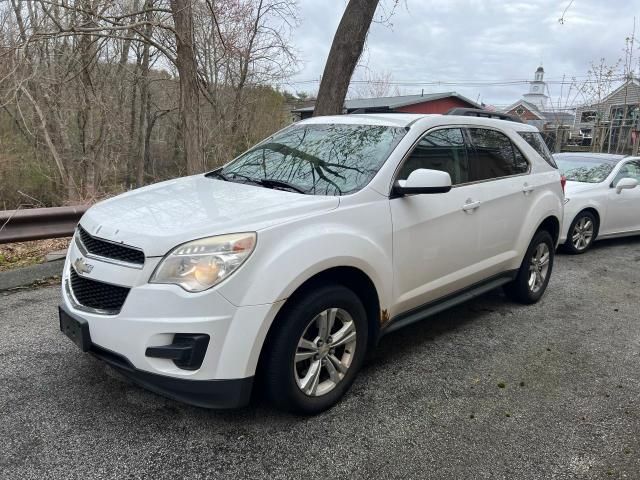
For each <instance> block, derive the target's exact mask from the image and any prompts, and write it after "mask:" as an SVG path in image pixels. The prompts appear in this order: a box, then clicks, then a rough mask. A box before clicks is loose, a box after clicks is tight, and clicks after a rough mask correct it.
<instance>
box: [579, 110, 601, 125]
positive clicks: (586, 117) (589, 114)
mask: <svg viewBox="0 0 640 480" xmlns="http://www.w3.org/2000/svg"><path fill="white" fill-rule="evenodd" d="M597 116H598V112H596V111H595V110H585V111H584V112H582V114H581V115H580V122H581V123H591V122H594V121H595V120H596V117H597Z"/></svg>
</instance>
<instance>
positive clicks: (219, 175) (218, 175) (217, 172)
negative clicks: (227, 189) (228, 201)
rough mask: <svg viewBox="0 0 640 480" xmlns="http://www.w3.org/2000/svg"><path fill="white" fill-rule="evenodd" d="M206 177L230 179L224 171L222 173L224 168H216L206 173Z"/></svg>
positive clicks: (226, 180)
mask: <svg viewBox="0 0 640 480" xmlns="http://www.w3.org/2000/svg"><path fill="white" fill-rule="evenodd" d="M205 177H215V178H219V179H220V180H224V181H225V182H228V181H229V179H228V178H227V176H226V175H225V174H224V173H222V170H214V171H213V172H209V173H207V174H206V175H205Z"/></svg>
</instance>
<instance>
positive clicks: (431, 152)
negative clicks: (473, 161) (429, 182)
mask: <svg viewBox="0 0 640 480" xmlns="http://www.w3.org/2000/svg"><path fill="white" fill-rule="evenodd" d="M419 168H428V169H431V170H441V171H443V172H447V173H448V174H449V175H450V176H451V183H452V184H453V185H457V184H460V183H466V182H468V181H469V161H468V158H467V151H466V148H465V144H464V136H463V135H462V131H461V130H460V129H459V128H445V129H442V130H436V131H435V132H430V133H428V134H427V135H425V136H424V137H423V138H422V140H420V142H418V144H417V145H416V147H415V149H414V150H413V152H411V155H409V157H408V158H407V159H406V161H405V163H404V164H403V165H402V168H401V169H400V173H399V175H398V179H399V180H406V179H407V177H409V174H410V173H411V172H413V171H414V170H417V169H419Z"/></svg>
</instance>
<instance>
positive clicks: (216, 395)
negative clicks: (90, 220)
mask: <svg viewBox="0 0 640 480" xmlns="http://www.w3.org/2000/svg"><path fill="white" fill-rule="evenodd" d="M78 257H80V258H84V256H83V253H82V252H80V251H79V250H78V249H77V248H75V245H74V243H73V242H72V245H71V247H70V250H69V252H68V256H67V261H66V264H65V268H64V272H63V279H62V302H61V306H60V308H61V310H62V311H63V312H65V313H66V314H67V315H69V316H71V317H72V318H75V319H76V320H79V321H81V322H84V323H86V325H87V326H86V328H87V329H88V331H89V332H90V344H89V347H88V348H87V349H86V350H88V351H89V352H90V353H92V354H93V355H95V356H96V357H98V358H100V359H102V360H104V361H105V362H107V363H108V364H110V365H112V366H114V367H115V368H117V369H118V370H120V371H121V372H122V373H123V374H124V375H126V376H127V377H129V378H131V379H132V380H133V381H135V382H136V383H138V384H140V385H142V386H143V387H146V388H148V389H149V390H152V391H155V392H157V393H160V394H162V395H165V396H168V397H170V398H174V399H176V400H180V401H183V402H186V403H190V404H193V405H198V406H201V407H210V408H230V407H239V406H242V405H244V404H246V403H247V402H248V400H249V396H250V391H251V385H252V383H253V376H254V375H255V369H256V366H257V362H258V359H259V355H260V350H261V348H262V345H263V342H264V339H265V337H266V333H267V331H268V329H269V326H270V325H271V322H272V320H273V318H274V317H275V315H276V313H277V311H278V309H279V307H280V305H281V304H282V302H276V303H272V304H262V305H249V306H243V307H239V306H236V305H234V304H232V303H231V302H229V301H228V300H226V298H224V297H223V296H222V295H221V294H220V293H219V292H217V291H216V289H211V290H208V291H205V292H201V293H196V294H193V293H188V292H185V291H184V290H182V289H181V288H180V287H177V286H175V285H162V284H149V283H148V282H147V281H148V278H149V275H150V274H151V271H152V270H153V268H154V267H155V265H156V264H157V261H159V259H153V258H148V259H147V262H146V264H145V266H144V268H143V269H138V270H134V269H128V268H126V267H123V266H118V265H112V264H109V263H104V262H100V261H98V260H96V259H87V261H88V262H90V263H91V264H92V266H93V267H94V268H92V270H91V271H90V273H88V274H86V273H85V274H83V275H86V277H87V278H90V279H92V280H95V281H101V282H107V283H112V284H116V285H122V286H125V287H128V288H130V290H129V293H128V296H127V298H126V301H125V302H124V304H123V305H122V308H121V310H120V311H119V312H118V313H117V314H112V315H106V314H101V313H99V312H91V311H87V310H86V309H83V308H82V306H81V305H78V304H77V302H76V301H75V300H76V299H75V298H73V295H72V294H71V290H70V289H69V278H70V270H71V269H72V268H74V266H73V265H72V262H73V261H75V260H77V258H78ZM183 334H184V335H186V334H202V335H205V336H208V337H209V342H208V345H207V347H206V352H205V353H204V357H203V358H202V363H201V365H200V366H199V367H198V368H195V369H186V368H181V367H180V366H179V365H178V364H177V363H176V362H175V361H174V360H172V359H169V358H158V357H154V356H152V355H148V349H150V348H151V349H152V350H153V349H154V347H161V346H166V345H168V344H172V342H173V340H174V338H175V337H176V335H183Z"/></svg>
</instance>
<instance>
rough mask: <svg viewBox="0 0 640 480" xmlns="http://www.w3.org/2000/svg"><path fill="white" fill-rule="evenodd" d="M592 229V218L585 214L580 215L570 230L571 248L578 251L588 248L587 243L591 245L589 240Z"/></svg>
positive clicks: (591, 235) (590, 239) (591, 236)
mask: <svg viewBox="0 0 640 480" xmlns="http://www.w3.org/2000/svg"><path fill="white" fill-rule="evenodd" d="M594 230H595V229H594V225H593V220H591V219H590V218H589V217H587V216H584V217H580V219H579V220H578V221H577V222H576V223H575V225H574V227H573V231H572V232H571V243H572V244H573V248H575V249H576V250H577V251H579V252H580V251H583V250H586V249H587V248H589V245H591V241H592V240H593V232H594Z"/></svg>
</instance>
